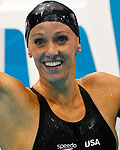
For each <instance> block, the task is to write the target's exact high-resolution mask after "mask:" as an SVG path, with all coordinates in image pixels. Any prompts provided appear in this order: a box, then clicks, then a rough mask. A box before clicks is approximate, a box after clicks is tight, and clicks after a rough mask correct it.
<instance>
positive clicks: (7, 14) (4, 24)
mask: <svg viewBox="0 0 120 150" xmlns="http://www.w3.org/2000/svg"><path fill="white" fill-rule="evenodd" d="M58 1H59V2H62V3H64V4H65V5H67V6H68V7H70V8H71V9H73V11H74V12H75V13H76V16H77V18H78V23H79V29H80V36H81V46H82V51H81V53H78V54H77V64H76V78H81V77H83V76H85V75H87V74H89V73H92V72H95V71H102V72H107V73H110V74H113V75H116V76H118V77H119V76H120V0H74V1H70V0H58ZM40 2H42V1H41V0H20V1H16V0H0V71H2V72H6V73H8V74H9V75H12V76H14V77H15V78H17V79H18V80H20V81H21V82H22V83H23V84H24V85H25V86H27V87H30V86H32V84H34V83H35V82H36V81H37V80H38V72H37V70H36V68H35V66H34V62H33V60H32V59H30V58H28V56H27V48H26V45H25V41H24V31H25V18H26V16H27V14H28V12H29V11H30V10H31V9H33V8H34V7H35V6H36V5H37V4H39V3H40ZM116 128H117V132H118V135H119V141H120V119H118V120H117V125H116ZM119 150H120V148H119Z"/></svg>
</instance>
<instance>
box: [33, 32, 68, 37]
mask: <svg viewBox="0 0 120 150" xmlns="http://www.w3.org/2000/svg"><path fill="white" fill-rule="evenodd" d="M62 33H67V34H68V33H69V32H67V31H58V32H56V33H55V35H57V34H62ZM36 35H41V36H44V35H45V34H44V33H41V32H38V33H35V34H32V36H33V37H34V36H36Z"/></svg>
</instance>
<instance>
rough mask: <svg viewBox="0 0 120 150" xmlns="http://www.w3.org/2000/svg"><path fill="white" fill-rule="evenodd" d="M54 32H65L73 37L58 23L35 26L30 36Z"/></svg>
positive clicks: (50, 22) (66, 28)
mask: <svg viewBox="0 0 120 150" xmlns="http://www.w3.org/2000/svg"><path fill="white" fill-rule="evenodd" d="M56 32H66V33H68V34H71V35H75V34H74V32H73V31H72V30H71V29H70V28H69V27H68V26H67V25H65V24H63V23H60V22H54V21H48V22H43V23H40V24H37V25H36V26H35V27H34V28H33V29H32V30H31V31H30V35H33V34H37V33H41V34H42V33H43V34H44V33H51V34H52V33H56Z"/></svg>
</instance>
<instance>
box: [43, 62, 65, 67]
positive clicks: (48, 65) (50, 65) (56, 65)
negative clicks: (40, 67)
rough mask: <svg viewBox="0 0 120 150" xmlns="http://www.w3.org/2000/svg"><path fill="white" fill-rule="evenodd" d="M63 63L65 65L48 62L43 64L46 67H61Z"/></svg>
mask: <svg viewBox="0 0 120 150" xmlns="http://www.w3.org/2000/svg"><path fill="white" fill-rule="evenodd" d="M62 63H63V61H46V62H43V64H44V65H45V66H46V67H58V66H60V65H61V64H62Z"/></svg>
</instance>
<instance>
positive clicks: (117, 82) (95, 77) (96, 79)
mask: <svg viewBox="0 0 120 150" xmlns="http://www.w3.org/2000/svg"><path fill="white" fill-rule="evenodd" d="M77 82H78V83H79V84H82V85H83V86H84V85H86V86H90V87H92V86H103V87H106V86H105V85H107V86H110V85H112V86H113V87H114V86H115V87H117V86H120V78H119V77H117V76H115V75H112V74H108V73H104V72H95V73H91V74H88V75H86V76H84V77H83V78H81V79H77Z"/></svg>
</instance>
